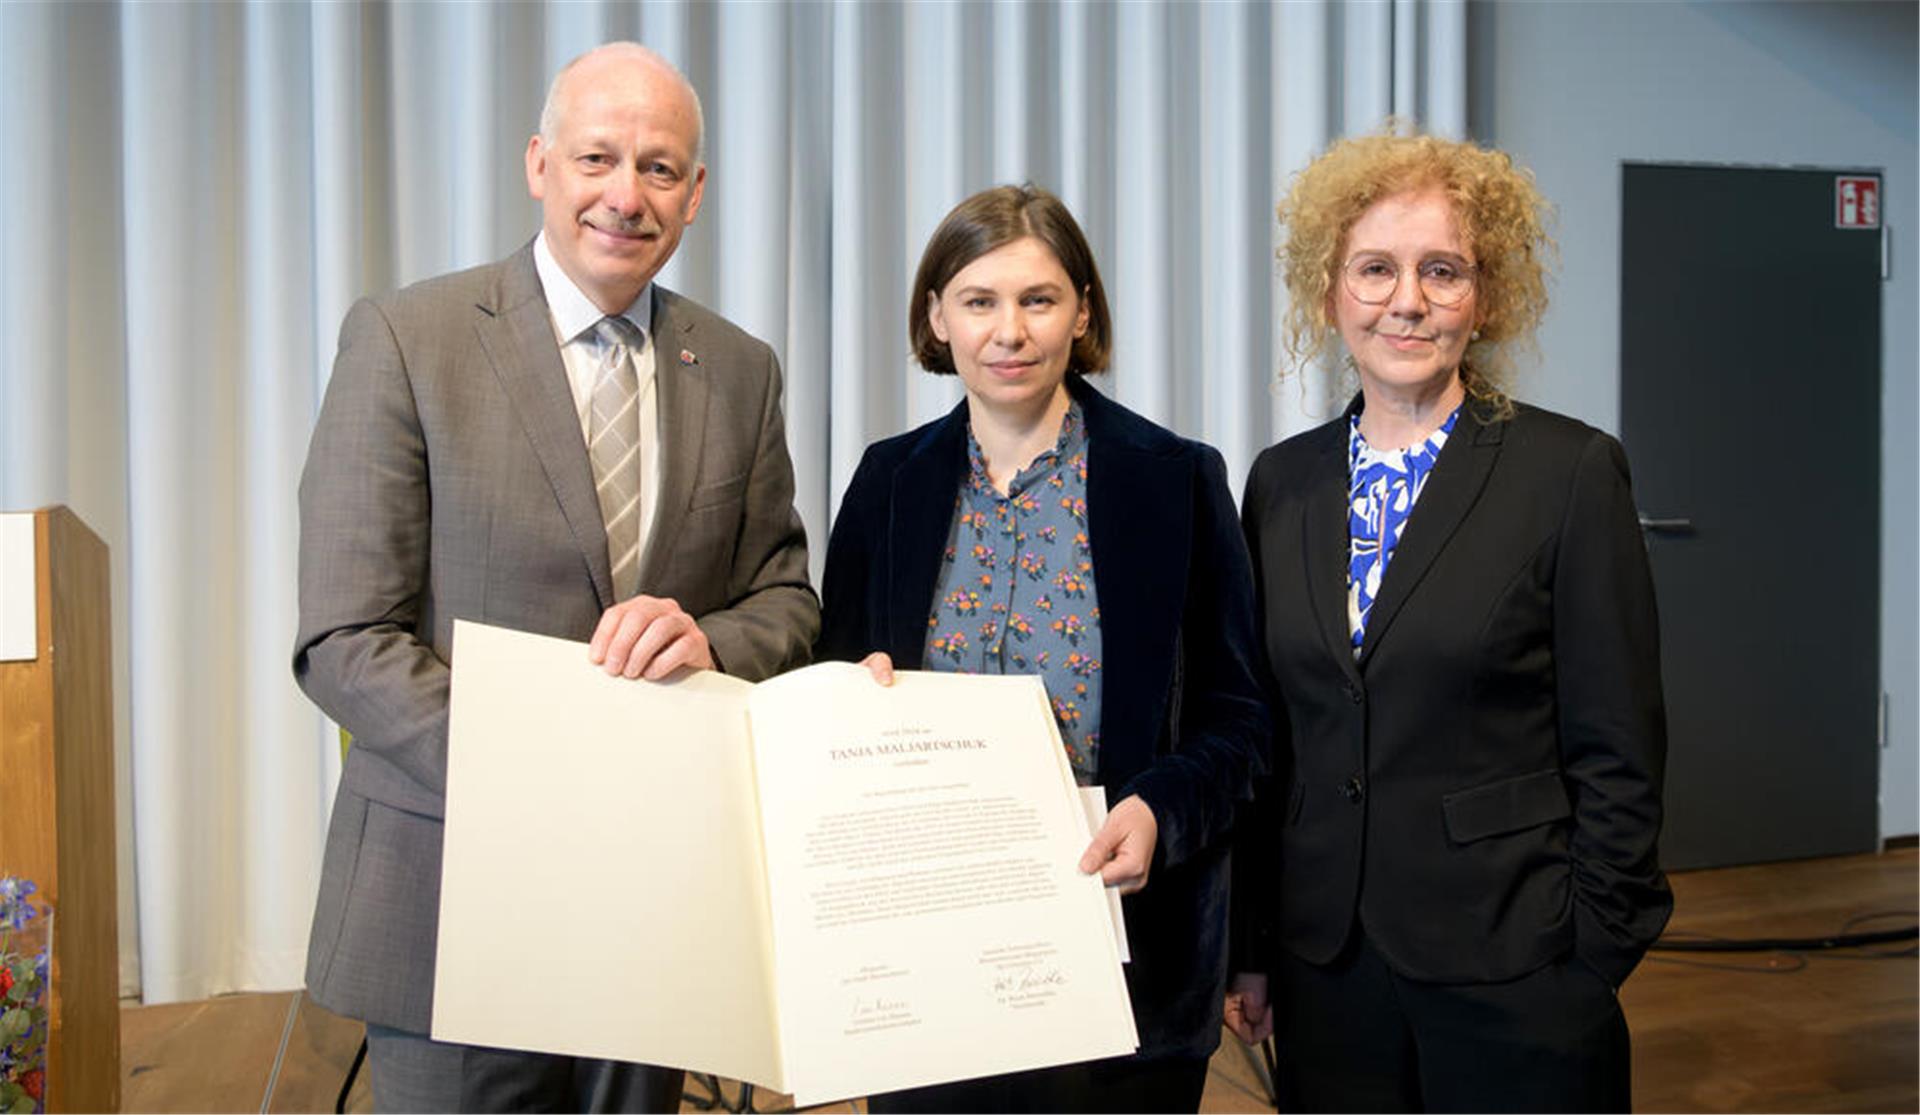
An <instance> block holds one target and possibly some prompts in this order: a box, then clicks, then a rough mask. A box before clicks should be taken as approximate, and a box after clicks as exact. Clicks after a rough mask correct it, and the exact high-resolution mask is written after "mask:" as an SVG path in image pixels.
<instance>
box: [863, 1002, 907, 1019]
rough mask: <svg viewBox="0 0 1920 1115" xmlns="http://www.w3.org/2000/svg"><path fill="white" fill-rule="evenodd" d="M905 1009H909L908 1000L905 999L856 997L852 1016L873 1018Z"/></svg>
mask: <svg viewBox="0 0 1920 1115" xmlns="http://www.w3.org/2000/svg"><path fill="white" fill-rule="evenodd" d="M905 1009H907V1001H906V1000H905V999H885V998H879V997H875V998H872V999H855V1000H854V1001H853V1014H852V1016H851V1017H853V1018H873V1017H875V1016H876V1015H882V1014H889V1013H892V1012H893V1011H897V1010H905Z"/></svg>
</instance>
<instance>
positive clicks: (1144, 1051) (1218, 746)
mask: <svg viewBox="0 0 1920 1115" xmlns="http://www.w3.org/2000/svg"><path fill="white" fill-rule="evenodd" d="M1069 389H1070V390H1071V391H1072V392H1073V396H1074V398H1075V399H1077V400H1078V401H1079V403H1080V406H1081V411H1082V413H1083V414H1084V415H1085V417H1086V423H1087V435H1088V447H1087V452H1088V460H1087V519H1088V524H1087V527H1088V532H1089V541H1090V543H1091V545H1092V548H1093V563H1094V575H1095V576H1096V577H1097V578H1098V584H1099V586H1100V634H1101V639H1102V646H1103V652H1102V661H1101V668H1102V670H1103V671H1104V673H1105V688H1104V690H1103V693H1102V704H1101V709H1100V780H1101V782H1102V783H1103V784H1104V785H1105V787H1106V791H1107V801H1108V804H1109V805H1111V804H1114V803H1116V802H1119V801H1120V800H1122V799H1123V798H1125V797H1126V796H1128V795H1129V794H1138V795H1140V798H1141V800H1143V801H1144V802H1146V804H1147V805H1148V806H1149V807H1151V808H1152V810H1153V814H1154V818H1155V820H1156V821H1157V823H1158V825H1159V842H1158V844H1157V846H1156V848H1155V851H1154V859H1153V864H1152V867H1151V869H1150V871H1149V874H1148V878H1147V885H1146V887H1145V888H1144V889H1142V890H1141V891H1140V892H1139V893H1137V894H1134V895H1132V896H1130V897H1128V898H1127V899H1126V900H1125V903H1124V905H1125V908H1126V917H1127V935H1128V941H1129V945H1130V947H1131V950H1132V954H1133V961H1132V963H1130V964H1129V965H1128V966H1127V985H1128V989H1129V991H1130V993H1131V995H1132V997H1133V1008H1134V1018H1135V1022H1136V1025H1137V1027H1138V1030H1139V1033H1140V1053H1141V1055H1142V1056H1147V1057H1151V1056H1164V1055H1186V1056H1197V1057H1204V1056H1206V1055H1208V1054H1209V1053H1211V1052H1212V1050H1213V1049H1214V1047H1215V1046H1216V1045H1217V1044H1218V1043H1219V1037H1220V1004H1221V995H1222V992H1223V990H1224V988H1225V979H1226V929H1227V925H1226V917H1227V885H1228V877H1229V875H1230V871H1229V864H1228V844H1229V836H1230V832H1231V829H1232V826H1233V822H1234V817H1235V812H1236V808H1237V807H1238V806H1239V805H1240V803H1242V802H1243V801H1245V800H1247V799H1248V797H1249V795H1250V785H1251V777H1252V774H1253V764H1254V763H1255V761H1256V756H1257V755H1258V754H1259V752H1260V749H1261V748H1262V747H1263V745H1264V740H1265V737H1266V734H1267V731H1268V719H1267V713H1266V709H1265V705H1264V702H1263V700H1262V697H1261V694H1260V689H1259V685H1258V683H1257V682H1256V680H1255V674H1254V641H1253V640H1254V635H1253V582H1252V574H1251V571H1250V568H1249V565H1248V562H1247V554H1246V548H1245V545H1244V543H1243V541H1242V538H1241V535H1240V531H1239V527H1238V525H1237V522H1236V517H1235V514H1234V507H1233V497H1232V494H1231V492H1230V491H1229V490H1228V488H1227V482H1226V468H1225V465H1224V464H1223V463H1222V461H1221V459H1220V454H1219V453H1218V452H1216V451H1215V450H1213V449H1212V448H1210V447H1208V446H1205V445H1202V444H1200V443H1198V442H1194V441H1189V440H1187V439H1185V438H1181V437H1178V436H1176V435H1174V434H1172V433H1169V432H1168V431H1166V430H1164V429H1162V428H1160V427H1159V426H1156V425H1154V424H1153V423H1151V422H1148V421H1147V420H1146V419H1144V418H1141V417H1140V416H1139V415H1136V414H1134V413H1133V412H1132V411H1129V410H1127V409H1126V408H1125V407H1122V406H1121V405H1120V404H1118V403H1115V402H1112V401H1110V400H1108V399H1107V398H1106V397H1105V396H1103V395H1101V394H1100V393H1099V392H1098V391H1096V390H1094V389H1093V388H1092V387H1090V386H1088V385H1087V384H1085V383H1084V382H1082V381H1081V380H1080V379H1079V378H1078V377H1074V378H1073V379H1071V380H1070V381H1069ZM966 468H967V407H966V404H965V403H964V402H963V403H961V404H960V405H959V406H958V407H956V408H954V410H953V411H952V413H950V414H948V415H947V416H946V417H945V418H941V419H939V420H937V421H934V422H931V423H928V424H927V425H925V426H922V427H920V428H919V429H917V430H913V431H910V432H908V433H905V434H901V435H899V436H898V437H893V438H888V439H887V440H885V441H881V442H876V443H875V444H873V445H871V446H869V447H868V448H867V452H866V455H865V457H863V458H862V459H861V462H860V467H859V469H858V471H856V472H855V473H854V476H853V481H852V483H850V484H849V485H848V487H847V491H846V495H845V496H844V497H843V498H842V500H841V503H840V512H839V515H838V517H837V518H836V519H835V520H834V524H833V534H832V538H831V540H830V541H829V543H828V546H827V568H826V573H825V575H824V576H823V577H822V580H821V585H822V598H823V609H824V612H823V626H822V629H821V633H820V642H819V644H818V645H817V646H816V648H815V656H816V657H817V658H818V659H821V660H831V659H839V660H845V661H857V660H858V659H860V658H862V657H864V656H866V655H867V654H868V653H869V652H871V651H875V650H884V651H886V652H887V653H888V654H889V655H891V656H892V658H893V661H894V665H895V666H896V667H899V668H901V669H919V668H920V667H921V665H922V660H923V656H924V652H925V644H926V638H927V617H928V616H929V615H930V614H931V613H932V610H933V606H934V600H933V593H934V587H935V583H936V581H937V579H938V576H939V569H940V556H941V554H942V552H943V551H944V550H945V549H946V544H947V534H948V530H949V528H950V527H951V525H952V521H953V508H954V497H955V495H956V493H958V492H959V490H960V484H961V482H962V480H963V478H964V477H965V475H966Z"/></svg>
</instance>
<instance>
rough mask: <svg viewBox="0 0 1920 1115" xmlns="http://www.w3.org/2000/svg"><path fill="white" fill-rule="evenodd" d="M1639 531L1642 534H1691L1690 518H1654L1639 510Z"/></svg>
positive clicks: (1691, 524) (1691, 523)
mask: <svg viewBox="0 0 1920 1115" xmlns="http://www.w3.org/2000/svg"><path fill="white" fill-rule="evenodd" d="M1640 531H1641V533H1643V534H1692V533H1693V520H1692V519H1656V518H1654V517H1653V516H1651V515H1649V514H1647V513H1646V512H1645V511H1642V512H1640Z"/></svg>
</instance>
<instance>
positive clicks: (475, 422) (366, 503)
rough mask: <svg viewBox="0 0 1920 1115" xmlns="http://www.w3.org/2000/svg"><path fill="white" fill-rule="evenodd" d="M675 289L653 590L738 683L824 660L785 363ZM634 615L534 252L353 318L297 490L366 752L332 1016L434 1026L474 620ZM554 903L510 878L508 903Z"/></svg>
mask: <svg viewBox="0 0 1920 1115" xmlns="http://www.w3.org/2000/svg"><path fill="white" fill-rule="evenodd" d="M655 293H656V298H657V301H656V303H655V310H654V337H655V344H656V346H657V347H656V350H655V351H656V368H657V370H656V377H657V378H656V383H657V385H658V391H659V406H660V414H661V452H660V457H661V470H662V471H661V477H660V485H659V509H658V512H657V514H656V517H655V519H654V526H653V529H652V532H651V535H650V537H649V541H648V546H647V552H646V554H645V557H644V559H643V561H642V564H641V570H640V585H641V591H642V592H644V593H647V594H649V595H653V596H665V597H672V598H673V599H675V600H677V601H679V602H680V605H681V606H682V607H683V608H685V609H686V610H687V612H688V613H690V614H692V615H693V616H695V617H696V618H697V619H698V620H699V622H700V626H701V629H702V630H703V631H705V632H706V634H707V637H708V639H709V641H710V642H711V644H712V648H713V653H714V656H715V657H716V658H717V659H718V660H719V662H720V664H721V665H722V667H723V668H724V669H726V671H727V672H729V673H731V674H734V675H736V676H739V677H744V678H747V679H748V680H759V679H761V678H764V677H768V676H771V675H773V674H775V673H778V672H780V671H781V670H784V669H787V668H789V667H791V666H795V665H798V664H801V663H803V662H805V661H806V657H807V648H808V646H809V644H810V643H811V641H812V640H813V637H814V635H815V633H816V632H817V631H818V629H819V624H820V619H819V605H818V602H817V600H816V598H815V596H814V593H813V590H812V588H811V587H810V586H809V585H808V583H807V554H806V537H805V534H804V531H803V529H802V527H801V524H800V519H799V516H798V515H797V514H796V513H795V511H794V509H793V466H792V463H791V461H790V460H789V459H788V456H787V445H786V434H785V429H784V426H783V421H782V413H781V405H780V369H779V365H778V362H777V361H776V360H775V359H774V356H773V353H772V351H771V350H770V349H768V348H767V346H766V345H765V344H763V343H761V342H760V341H757V340H755V339H753V338H752V337H749V336H748V335H747V334H745V333H744V332H742V331H740V330H739V329H738V328H736V327H734V326H733V325H731V324H729V323H728V322H726V321H725V320H723V319H721V318H720V317H718V316H716V315H714V314H713V313H711V312H709V311H707V310H705V309H703V308H701V307H700V306H697V305H695V304H694V303H692V302H689V301H687V300H685V299H683V298H681V297H679V296H678V295H675V294H673V293H671V292H669V291H666V290H663V289H660V288H658V287H656V288H655ZM613 603H614V596H613V591H612V587H611V580H610V574H609V567H608V561H607V541H606V529H605V527H604V525H603V524H602V523H601V519H600V507H599V503H598V502H597V500H596V499H595V497H594V487H593V478H592V469H591V466H590V465H589V464H588V460H587V452H586V446H585V443H584V439H583V438H582V437H581V434H580V422H579V418H578V412H577V411H576V410H575V408H574V402H573V396H572V394H571V392H570V390H569V388H568V386H567V378H566V372H565V370H564V367H563V365H562V364H561V359H560V350H559V347H558V346H557V345H556V344H555V342H554V339H553V327H552V325H551V323H550V319H549V316H548V311H547V304H546V299H545V296H544V294H543V292H542V290H541V287H540V281H539V278H538V276H537V273H536V271H535V269H534V263H533V251H532V247H531V245H529V246H528V247H526V248H523V249H522V250H521V251H519V252H517V253H515V254H514V255H513V256H511V257H509V258H507V259H506V260H503V261H501V262H499V263H496V264H490V265H488V266H485V267H478V268H474V269H473V270H470V271H463V272H460V273H458V274H453V275H447V276H443V277H440V278H437V279H432V280H429V281H427V282H423V283H419V284H417V285H415V286H411V287H408V288H406V289H405V290H402V291H399V292H398V293H396V294H392V295H389V296H386V297H382V298H378V299H363V300H362V301H360V302H359V303H357V304H356V305H355V306H354V307H353V309H352V310H351V311H350V312H349V313H348V314H347V319H346V322H345V323H344V324H343V325H342V326H341V329H340V351H339V355H338V356H337V357H336V359H335V362H334V370H333V378H332V381H331V382H330V383H329V384H328V387H327V395H326V401H325V403H324V404H323V405H322V407H321V411H320V418H319V421H318V423H317V424H316V426H315V428H314V433H313V441H312V444H311V447H310V448H309V450H308V454H307V466H306V471H305V473H304V474H303V475H302V477H301V481H300V631H299V635H298V639H297V642H296V645H295V648H294V657H293V672H294V677H295V678H296V679H297V680H298V681H299V683H300V685H301V687H302V688H303V689H305V690H306V692H307V695H308V696H310V697H311V698H313V700H314V702H315V703H317V704H318V705H319V706H320V707H321V708H322V709H324V710H325V711H326V712H327V714H328V715H329V716H331V717H333V718H334V719H335V720H336V721H338V722H339V723H340V725H341V727H343V728H345V729H346V730H347V731H349V732H351V733H352V734H353V737H354V738H353V747H352V749H351V750H350V751H349V752H348V755H347V760H346V767H345V772H344V775H343V776H342V779H341V785H340V791H339V796H338V799H337V801H336V803H335V806H334V812H333V819H332V823H331V826H330V828H329V831H328V834H327V846H326V858H325V862H324V866H323V868H322V871H321V881H320V895H319V901H318V905H317V908H316V909H315V911H314V921H313V933H312V937H311V939H310V942H309V946H308V955H307V986H308V988H309V989H310V991H311V993H312V995H313V998H314V999H315V1001H317V1002H319V1003H320V1004H321V1005H323V1006H325V1007H327V1008H329V1009H331V1010H334V1011H336V1012H338V1013H341V1014H345V1015H348V1016H351V1017H355V1018H361V1019H365V1020H367V1021H370V1022H378V1023H381V1024H384V1025H389V1026H395V1027H399V1028H402V1029H406V1030H412V1031H416V1032H425V1031H426V1030H427V1029H428V1028H429V1024H430V1016H431V1009H432V1002H433V962H434V941H435V933H436V929H437V924H438V915H439V896H440V851H441V837H442V827H441V820H440V818H441V816H442V815H443V808H444V795H445V789H446V770H447V684H448V679H449V676H450V671H449V665H448V664H449V663H450V662H451V660H452V652H453V648H452V637H453V621H454V620H455V619H456V618H464V619H472V620H480V621H483V622H486V623H492V624H498V625H500V626H504V627H512V628H517V629H520V630H523V631H533V632H538V633H541V634H546V635H554V636H558V637H562V638H569V639H581V640H584V639H586V638H588V637H590V636H591V635H592V633H593V629H594V626H595V624H596V623H597V622H598V621H599V618H600V614H601V613H602V612H603V611H604V610H605V609H606V608H608V607H609V606H611V605H612V604H613ZM581 668H582V669H586V668H588V667H587V665H586V663H585V661H584V660H583V661H582V663H581ZM539 744H540V741H539V740H537V739H535V740H528V741H527V746H529V747H538V746H539ZM634 790H635V797H636V804H640V803H641V802H642V800H643V795H644V794H645V793H646V792H648V791H650V790H651V791H654V792H667V793H670V792H672V791H671V787H642V786H636V787H634ZM640 807H642V808H644V805H643V804H640ZM501 823H503V824H513V823H515V819H514V818H508V817H503V818H501ZM615 866H616V865H609V867H610V868H612V867H615ZM539 893H540V882H539V880H537V879H513V880H502V881H501V896H500V897H501V901H502V902H503V903H513V902H537V901H538V898H539ZM530 944H531V942H530Z"/></svg>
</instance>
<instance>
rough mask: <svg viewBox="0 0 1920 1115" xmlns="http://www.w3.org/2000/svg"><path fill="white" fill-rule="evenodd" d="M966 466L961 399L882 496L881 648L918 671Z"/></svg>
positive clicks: (964, 414)
mask: <svg viewBox="0 0 1920 1115" xmlns="http://www.w3.org/2000/svg"><path fill="white" fill-rule="evenodd" d="M966 470H967V404H966V403H965V401H962V402H961V403H960V405H958V406H956V407H955V408H954V409H953V411H952V412H951V413H949V414H948V415H947V417H946V419H945V420H944V421H942V422H941V423H940V424H939V425H938V426H936V427H934V429H933V430H932V431H931V432H930V434H929V436H928V437H927V438H926V439H924V440H923V441H922V442H921V443H920V444H919V445H918V446H916V447H915V448H914V451H913V452H912V453H910V454H908V455H907V458H906V460H904V461H902V462H900V466H899V467H898V468H896V469H894V471H893V487H892V489H891V490H890V491H889V492H888V494H887V520H888V530H887V537H886V539H885V540H884V541H883V542H882V546H884V547H885V548H886V549H887V550H888V551H890V553H889V554H888V560H886V561H884V562H883V563H882V568H884V569H886V570H887V577H888V584H887V627H886V647H887V651H888V653H889V654H891V655H892V656H893V661H894V665H896V666H898V667H900V668H901V669H908V670H912V669H919V668H920V666H921V665H922V663H923V661H924V658H925V655H926V648H927V617H928V616H930V615H932V614H933V589H934V583H935V582H936V581H937V580H938V579H939V576H940V560H941V555H943V554H945V553H946V551H947V535H948V533H949V532H950V531H951V529H952V527H953V501H954V499H955V498H957V497H958V495H959V492H960V485H961V484H962V483H963V482H965V479H966V474H967V472H966Z"/></svg>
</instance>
